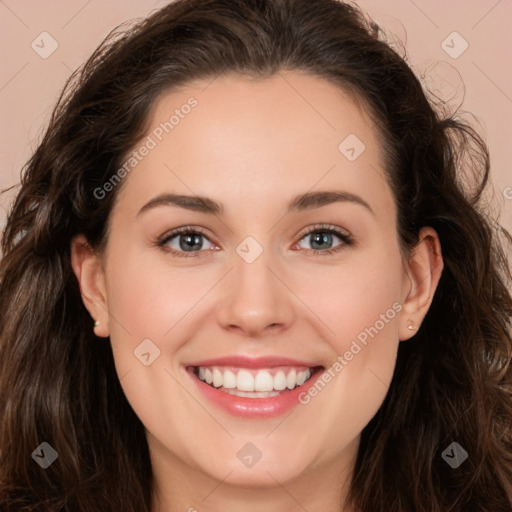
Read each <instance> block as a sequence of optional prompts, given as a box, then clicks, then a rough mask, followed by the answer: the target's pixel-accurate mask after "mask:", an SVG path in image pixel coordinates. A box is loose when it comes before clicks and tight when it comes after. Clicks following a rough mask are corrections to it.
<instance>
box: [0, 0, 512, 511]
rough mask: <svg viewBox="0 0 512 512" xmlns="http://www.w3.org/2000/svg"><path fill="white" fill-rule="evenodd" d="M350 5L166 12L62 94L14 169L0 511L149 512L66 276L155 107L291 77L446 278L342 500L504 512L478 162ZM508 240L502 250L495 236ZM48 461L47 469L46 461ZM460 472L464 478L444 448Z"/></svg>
mask: <svg viewBox="0 0 512 512" xmlns="http://www.w3.org/2000/svg"><path fill="white" fill-rule="evenodd" d="M406 60H407V59H406V57H404V56H401V55H400V54H399V53H398V52H397V51H396V50H395V49H393V48H392V47H391V46H390V45H389V44H388V43H386V41H385V40H384V39H383V38H382V37H380V36H379V29H378V27H377V26H376V25H375V24H374V23H373V22H372V21H371V20H370V19H369V18H368V17H367V16H366V15H365V14H363V13H362V12H361V11H360V10H359V9H358V8H357V6H355V5H353V4H347V3H343V2H340V1H336V0H315V1H311V0H177V1H174V2H172V3H170V4H169V5H167V6H165V7H163V8H162V9H160V10H159V11H158V12H156V13H154V14H152V15H151V16H150V17H148V18H147V19H145V20H142V21H139V22H137V23H136V24H132V25H129V26H123V27H121V28H119V29H117V30H116V31H114V32H112V33H111V34H110V35H109V36H108V37H107V39H106V40H105V41H104V42H103V43H102V44H101V46H100V47H99V48H98V49H97V50H96V51H95V52H94V54H93V55H92V56H91V58H90V59H89V60H88V61H87V62H86V63H85V64H84V66H83V67H82V68H81V69H80V70H78V71H77V72H75V73H74V74H73V76H72V77H71V78H70V80H69V81H68V83H67V84H66V87H65V88H64V91H63V93H62V95H61V97H60V99H59V101H58V103H57V106H56V107H55V110H54V112H53V115H52V117H51V120H50V122H49V125H48V127H47V128H46V131H45V133H44V136H43V138H42V140H41V142H40V144H39V146H38V147H37V149H36V150H35V152H34V154H33V156H32V157H31V158H30V160H29V161H28V163H27V164H26V166H25V167H24V169H23V173H22V180H21V187H20V189H19V192H18V194H17V197H16V199H15V201H14V203H13V205H12V208H11V210H10V213H9V216H8V222H7V225H6V228H5V232H4V235H3V239H2V252H3V258H2V261H1V263H0V322H1V323H0V393H1V394H0V509H1V510H2V511H3V512H14V511H16V512H29V511H30V512H32V511H52V512H57V511H58V512H92V511H96V510H102V511H103V512H119V511H123V512H149V511H150V510H151V506H152V503H151V488H152V469H151V461H150V457H149V452H148V446H147V442H146V438H145V433H144V427H143V425H142V423H141V422H140V420H139V419H138V418H137V416H136V414H135V413H134V411H133V410H132V408H131V407H130V405H129V403H128V401H127V399H126V398H125V396H124V394H123V391H122V388H121V385H120V383H119V378H118V376H117V374H116V370H115V367H114V361H113V356H112V351H111V348H110V345H109V344H108V343H101V342H100V341H99V340H98V339H97V338H96V337H95V335H94V333H93V328H92V327H93V325H92V319H91V317H90V315H89V314H88V312H87V310H86V309H85V307H84V305H83V303H82V300H81V296H80V292H79V286H78V282H77V279H76V277H75V275H74V273H73V271H72V268H71V263H70V245H71V240H72V239H73V237H75V236H76V235H77V234H79V233H82V234H84V235H85V236H86V237H87V239H88V240H89V243H90V244H91V246H92V247H94V248H97V249H101V248H102V247H103V246H104V244H105V240H106V237H107V234H108V233H107V226H108V220H109V214H110V212H111V209H112V206H113V203H114V201H115V198H116V196H117V193H118V191H119V190H118V189H119V188H120V187H117V188H116V189H115V190H114V191H112V192H111V193H109V194H107V196H106V197H105V198H103V199H101V200H99V199H97V198H96V196H95V194H94V190H95V189H97V188H98V187H101V186H102V185H103V184H104V183H106V182H107V181H108V180H109V179H111V178H112V176H113V175H114V173H115V171H116V169H119V168H120V166H121V165H122V162H123V158H124V156H125V155H126V154H128V152H129V151H130V150H131V149H132V148H133V147H135V145H136V143H137V141H138V140H140V138H141V137H142V136H143V135H144V133H145V130H147V129H148V119H149V114H150V112H151V108H152V107H153V106H154V105H155V102H156V101H157V100H158V98H159V97H160V96H161V95H162V94H164V93H165V92H167V91H171V90H173V89H174V88H176V87H179V86H181V85H184V84H187V83H188V82H190V81H191V80H194V79H207V78H208V79H214V78H215V77H216V76H218V75H222V74H228V73H230V74H239V75H245V76H256V77H262V78H264V77H269V76H271V75H273V74H275V73H279V72H280V71H282V70H295V71H298V72H304V73H308V74H311V75H313V76H318V77H320V78H323V79H326V80H328V81H330V82H331V83H334V84H336V85H337V86H339V87H340V88H342V89H344V90H345V91H348V92H349V93H350V94H351V95H352V97H353V98H354V99H355V100H357V101H359V102H361V103H362V104H363V105H364V107H365V109H366V110H367V111H368V112H369V114H370V115H371V117H372V119H373V121H374V122H375V129H376V130H377V132H378V135H379V138H380V141H381V145H382V149H383V160H384V164H385V169H386V173H387V178H388V180H389V183H390V185H391V188H392V190H393V193H394V197H395V200H396V204H397V208H398V218H397V230H398V236H399V239H400V242H401V245H402V247H403V249H404V251H405V252H406V254H407V252H408V251H411V250H412V249H413V248H414V246H415V244H416V243H417V241H418V232H419V230H420V228H421V227H422V226H432V227H433V228H434V229H435V230H436V231H437V233H438V234H439V237H440V241H441V246H442V249H443V258H444V265H445V267H444V271H443V274H442V277H441V281H440V283H439V286H438V289H437V291H436V293H435V295H434V297H433V299H432V304H431V308H430V310H429V312H428V314H427V316H426V318H425V320H424V322H423V324H422V326H421V329H420V330H419V331H418V333H417V334H416V335H415V336H414V338H413V339H412V340H411V341H409V342H404V343H400V347H399V352H398V359H397V365H396V370H395V373H394V377H393V379H392V382H391V386H390V389H389V391H388V394H387V396H386V398H385V401H384V403H383V404H382V406H381V407H380V409H379V411H378V413H377V414H376V416H375V417H374V418H373V419H372V420H371V421H370V423H369V424H368V425H367V426H366V428H365V429H364V430H363V432H362V437H361V443H360V448H359V453H358V458H357V463H356V466H355V471H354V475H353V479H352V481H351V487H350V495H349V498H350V502H351V504H352V506H353V507H354V508H355V509H357V510H360V511H362V512H390V511H393V512H411V511H415V512H458V511H464V512H471V511H475V512H476V511H478V512H482V511H487V512H510V511H511V510H512V505H511V503H512V366H511V356H512V341H511V330H510V327H511V318H512V298H511V295H510V292H509V290H508V286H509V284H510V281H511V273H510V267H509V265H508V263H507V260H506V253H505V243H507V244H508V243H510V241H511V238H510V235H508V234H507V233H506V232H504V231H500V229H499V227H498V226H497V224H496V223H495V222H494V221H493V220H492V217H491V215H489V213H488V210H487V206H488V205H487V202H486V199H485V197H486V196H485V194H484V191H485V186H486V183H487V181H488V177H489V155H488V150H487V147H486V145H485V143H484V141H483V140H482V138H481V137H480V136H479V135H478V133H477V132H476V130H475V129H474V128H472V126H471V124H470V123H468V122H466V121H464V120H463V119H462V117H461V116H460V115H459V114H458V113H455V114H452V115H449V116H447V115H443V114H442V113H441V110H440V109H437V108H435V106H434V105H432V104H431V103H430V102H429V101H428V99H427V97H426V95H425V91H424V90H423V89H422V86H421V84H420V82H419V80H418V79H417V78H416V76H415V75H414V73H413V72H412V71H411V69H410V67H409V66H408V65H407V63H406ZM502 235H504V236H502ZM41 441H46V442H48V443H49V444H50V445H51V446H53V447H54V448H55V450H56V451H57V452H58V454H59V457H58V460H57V461H56V462H55V463H54V464H52V465H51V466H50V467H48V468H47V469H46V470H42V469H41V468H40V467H39V466H38V465H37V464H35V463H34V461H33V460H32V458H31V453H32V452H33V451H34V449H35V448H36V447H37V446H38V445H39V444H40V443H41ZM452 442H457V443H459V444H460V445H461V446H462V447H463V448H464V449H465V450H466V451H467V452H468V454H469V457H468V459H467V460H466V461H465V462H464V463H463V464H462V465H461V466H460V467H458V468H457V469H452V468H450V467H449V465H448V464H447V463H446V462H445V461H444V460H443V458H442V452H443V450H444V449H445V448H446V447H447V446H448V445H449V444H450V443H452Z"/></svg>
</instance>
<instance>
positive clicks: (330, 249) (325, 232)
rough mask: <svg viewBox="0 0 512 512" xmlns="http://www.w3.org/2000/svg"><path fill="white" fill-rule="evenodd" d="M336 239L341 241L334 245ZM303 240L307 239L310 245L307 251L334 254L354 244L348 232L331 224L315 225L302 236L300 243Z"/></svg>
mask: <svg viewBox="0 0 512 512" xmlns="http://www.w3.org/2000/svg"><path fill="white" fill-rule="evenodd" d="M336 239H337V240H338V241H339V243H338V244H337V245H334V244H335V242H336ZM303 240H305V241H307V243H308V245H309V247H306V248H305V250H306V251H313V253H322V254H332V253H335V252H338V251H341V250H342V249H343V248H344V247H345V246H350V245H352V244H353V240H352V238H351V236H350V235H349V234H348V233H346V232H344V231H342V230H340V229H339V228H336V227H334V226H329V225H326V226H324V225H320V226H319V225H317V226H314V227H313V229H311V230H309V231H308V232H307V233H306V234H305V235H303V236H302V238H301V239H300V241H299V242H298V244H300V243H301V242H302V241H303Z"/></svg>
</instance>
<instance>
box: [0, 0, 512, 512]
mask: <svg viewBox="0 0 512 512" xmlns="http://www.w3.org/2000/svg"><path fill="white" fill-rule="evenodd" d="M378 32H379V31H378V27H376V26H375V25H373V24H371V23H369V22H368V21H367V20H366V18H365V17H364V15H363V14H361V13H360V12H359V11H358V10H357V9H356V8H355V7H354V6H351V5H348V4H345V3H342V2H339V1H335V0H316V1H315V2H311V1H309V0H254V1H242V0H177V1H175V2H172V3H171V4H169V5H168V6H166V7H164V8H163V9H161V10H160V11H158V12H157V13H155V14H154V15H152V16H151V17H150V18H148V19H147V20H145V21H143V22H141V23H140V24H139V25H137V26H136V27H134V28H132V29H131V30H130V31H128V32H126V33H124V34H118V35H117V36H111V37H110V38H109V39H108V40H107V41H106V42H105V43H104V44H103V45H102V46H101V47H100V48H99V49H98V50H97V51H96V52H95V54H94V55H93V56H92V57H91V59H90V60H89V61H88V62H87V63H86V64H85V66H84V68H83V69H82V71H81V72H80V74H78V75H77V76H75V77H74V78H73V80H72V81H71V82H70V84H69V85H68V88H67V92H66V93H65V94H64V95H63V97H62V98H61V100H60V102H59V104H58V106H57V107H56V111H55V113H54V116H53V118H52V121H51V123H50V126H49V127H48V129H47V131H46V134H45V136H44V138H43V140H42V142H41V144H40V146H39V147H38V149H37V150H36V152H35V154H34V156H33V157H32V158H31V160H30V161H29V163H28V165H27V167H26V169H25V172H24V176H23V181H22V186H21V190H20V192H19V195H18V197H17V199H16V201H15V203H14V205H13V208H12V211H11V213H10V216H9V219H8V224H7V226H6V230H5V234H4V237H3V243H2V249H3V254H4V256H3V259H2V262H1V264H0V278H1V282H0V292H1V296H0V314H1V318H2V322H1V326H0V390H1V395H0V508H1V510H2V511H6V512H11V511H36V510H38V511H39V510H41V511H43V510H44V511H59V512H61V511H62V512H67V511H69V512H71V511H73V512H88V511H91V512H92V511H96V510H102V511H106V512H107V511H112V512H113V511H116V512H118V511H123V512H142V511H147V512H164V511H180V510H183V511H186V510H188V511H192V510H197V511H199V512H201V511H203V510H204V511H208V512H219V511H221V510H226V509H228V508H229V509H232V510H237V512H244V511H251V512H258V511H265V512H282V511H289V512H295V511H300V510H309V511H311V512H313V511H319V510H326V511H339V512H389V511H393V512H411V511H417V512H427V511H428V512H446V511H448V510H450V511H452V512H456V511H465V512H467V511H469V510H474V511H477V510H478V511H481V510H486V511H492V512H505V511H510V510H512V508H511V506H512V505H511V504H512V485H511V482H512V460H511V453H512V432H511V430H510V424H511V421H512V368H511V366H510V360H511V354H512V343H511V337H510V327H511V315H512V299H511V296H510V294H509V292H508V291H507V284H509V283H510V271H509V268H508V266H507V263H506V258H505V255H504V249H503V245H502V244H503V243H504V241H503V240H504V239H506V238H507V236H508V235H507V234H506V233H501V234H504V235H505V236H504V237H503V240H502V239H501V238H500V231H499V228H498V227H497V226H494V225H493V224H492V223H491V221H490V220H489V219H488V218H487V217H486V215H485V213H484V211H483V209H482V208H481V206H480V197H481V195H482V192H483V190H484V187H485V184H486V181H487V178H488V173H489V157H488V154H487V149H486V147H485V145H484V143H483V141H482V140H481V139H480V138H479V136H478V134H477V133H476V132H475V131H474V130H473V129H472V128H471V127H470V126H469V125H467V124H465V123H464V122H463V121H462V120H461V119H456V118H454V117H452V118H447V119H445V118H442V117H441V116H440V115H439V114H436V112H435V111H434V110H433V108H432V107H431V106H430V104H429V103H428V101H427V100H426V98H425V95H424V93H423V90H422V88H421V85H420V83H419V82H418V80H417V79H416V78H415V76H414V74H413V73H412V71H411V70H410V68H409V67H408V66H407V65H406V63H405V62H404V60H403V59H402V58H401V57H400V56H399V55H398V54H397V53H395V52H394V51H393V50H392V49H391V48H390V47H389V46H388V45H387V44H386V43H385V42H384V41H383V40H382V38H380V37H379V34H378ZM185 107H187V108H185ZM132 164H133V165H132ZM469 176H472V177H473V178H474V179H473V181H470V180H469V178H468V177H469ZM98 191H99V192H98ZM500 240H501V242H500Z"/></svg>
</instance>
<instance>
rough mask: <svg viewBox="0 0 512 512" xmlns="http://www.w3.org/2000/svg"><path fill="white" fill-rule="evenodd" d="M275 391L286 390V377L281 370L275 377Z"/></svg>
mask: <svg viewBox="0 0 512 512" xmlns="http://www.w3.org/2000/svg"><path fill="white" fill-rule="evenodd" d="M274 389H275V390H276V391H283V389H286V375H285V374H284V372H282V371H281V370H279V371H278V372H277V373H276V375H275V377H274Z"/></svg>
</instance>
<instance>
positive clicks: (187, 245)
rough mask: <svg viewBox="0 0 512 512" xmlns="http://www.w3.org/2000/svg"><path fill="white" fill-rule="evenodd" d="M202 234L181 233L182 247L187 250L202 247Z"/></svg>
mask: <svg viewBox="0 0 512 512" xmlns="http://www.w3.org/2000/svg"><path fill="white" fill-rule="evenodd" d="M201 236H202V235H198V234H196V233H194V234H187V235H181V238H180V249H182V250H184V251H186V250H188V249H201V245H202V243H201Z"/></svg>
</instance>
